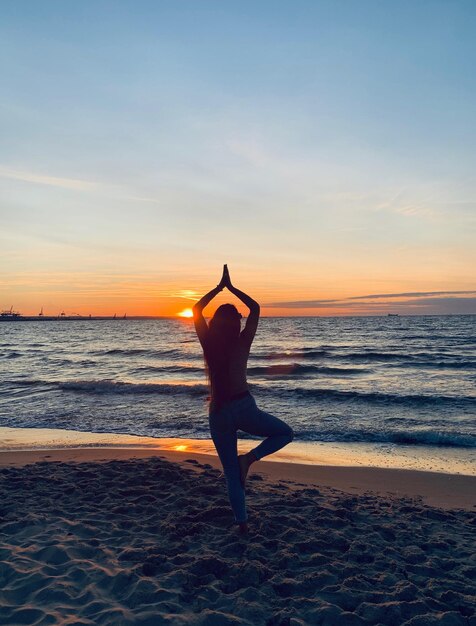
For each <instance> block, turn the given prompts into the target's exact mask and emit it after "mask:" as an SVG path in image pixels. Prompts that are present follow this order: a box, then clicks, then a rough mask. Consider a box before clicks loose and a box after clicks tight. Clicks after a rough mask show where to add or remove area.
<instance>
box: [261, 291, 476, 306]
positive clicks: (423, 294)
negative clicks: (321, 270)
mask: <svg viewBox="0 0 476 626" xmlns="http://www.w3.org/2000/svg"><path fill="white" fill-rule="evenodd" d="M474 294H476V290H466V291H414V292H411V291H407V292H403V293H376V294H369V295H366V296H350V297H347V298H335V299H330V300H329V299H328V300H292V301H288V302H271V303H269V304H265V305H263V306H266V307H270V308H283V309H321V308H322V309H326V308H337V307H339V306H342V307H345V308H347V307H349V308H352V307H355V308H357V307H364V306H365V307H368V306H372V305H378V306H382V305H383V304H384V303H383V302H381V300H386V299H389V300H392V302H391V304H392V306H398V305H399V304H402V305H405V304H419V303H420V302H422V303H424V302H426V303H428V302H430V303H436V302H438V301H441V300H442V298H438V296H446V298H445V301H447V300H450V299H456V296H471V295H474ZM397 298H399V299H401V301H400V302H395V299H397ZM409 298H413V300H409ZM460 299H462V298H458V300H460ZM373 300H379V301H380V302H375V303H374V302H373ZM356 301H358V302H356Z"/></svg>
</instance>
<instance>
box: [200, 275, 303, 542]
mask: <svg viewBox="0 0 476 626" xmlns="http://www.w3.org/2000/svg"><path fill="white" fill-rule="evenodd" d="M225 287H226V288H227V289H229V291H231V293H233V294H235V296H237V297H238V298H239V299H240V300H241V301H242V302H243V303H244V304H246V306H247V307H248V308H249V310H250V313H249V316H248V319H247V320H246V324H245V328H244V330H243V331H241V324H240V320H241V315H240V313H239V312H238V310H237V309H236V307H235V306H233V305H232V304H222V305H221V306H219V307H218V309H217V310H216V311H215V314H214V315H213V317H212V319H211V320H210V325H207V322H206V321H205V318H204V317H203V309H204V308H205V307H206V306H207V304H208V303H209V302H210V301H211V300H212V299H213V298H214V297H215V296H216V295H217V294H218V293H220V291H222V290H223V289H224V288H225ZM259 313H260V307H259V304H258V303H257V302H256V301H255V300H253V298H250V296H248V295H247V294H246V293H243V291H240V290H239V289H237V288H236V287H234V286H233V285H232V284H231V280H230V274H229V273H228V268H227V266H226V265H225V266H224V268H223V276H222V278H221V280H220V282H219V284H218V285H217V286H216V287H215V288H214V289H212V290H211V291H209V292H208V293H207V294H205V295H204V296H203V298H202V299H201V300H199V302H197V304H195V306H194V307H193V319H194V322H195V330H196V331H197V335H198V338H199V340H200V343H201V345H202V348H203V352H204V355H205V362H206V365H207V368H208V374H209V380H210V392H211V393H210V395H211V401H210V413H209V423H210V433H211V436H212V439H213V443H214V444H215V448H216V450H217V452H218V456H219V457H220V461H221V464H222V465H223V471H224V473H225V478H226V483H227V488H228V496H229V498H230V504H231V508H232V509H233V513H234V515H235V521H236V522H237V524H238V525H239V528H240V532H242V533H246V532H248V524H247V515H246V506H245V483H246V476H247V474H248V470H249V468H250V465H251V464H252V463H254V462H255V461H259V460H260V459H262V458H263V457H264V456H267V455H268V454H272V453H273V452H276V451H277V450H279V449H280V448H282V447H283V446H285V445H286V444H288V443H289V442H290V441H292V439H293V431H292V429H291V428H290V427H289V426H288V425H287V424H285V423H284V422H283V421H281V420H280V419H278V418H277V417H273V416H272V415H269V413H265V412H264V411H261V410H260V409H258V407H257V406H256V402H255V400H254V398H253V396H252V395H251V393H250V392H249V390H248V383H247V381H246V364H247V362H248V356H249V353H250V348H251V344H252V342H253V338H254V336H255V333H256V328H257V326H258V320H259ZM240 331H241V332H240ZM238 430H242V431H244V432H246V433H249V434H250V435H258V436H261V437H267V438H266V439H265V440H264V441H262V442H261V443H260V444H259V445H258V446H257V447H256V448H254V449H253V450H251V451H250V452H248V453H247V454H240V455H238V449H237V431H238Z"/></svg>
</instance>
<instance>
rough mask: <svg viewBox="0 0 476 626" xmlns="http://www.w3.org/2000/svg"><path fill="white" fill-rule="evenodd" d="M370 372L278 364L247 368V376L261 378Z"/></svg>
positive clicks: (354, 374)
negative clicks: (258, 376)
mask: <svg viewBox="0 0 476 626" xmlns="http://www.w3.org/2000/svg"><path fill="white" fill-rule="evenodd" d="M369 371H370V370H368V369H363V368H359V369H357V368H348V367H325V366H319V365H301V364H300V363H279V364H276V365H264V366H254V367H249V368H248V374H251V375H261V376H285V377H288V376H289V377H293V376H295V377H299V376H302V375H305V374H324V375H330V376H358V375H359V374H365V373H368V372H369Z"/></svg>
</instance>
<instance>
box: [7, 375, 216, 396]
mask: <svg viewBox="0 0 476 626" xmlns="http://www.w3.org/2000/svg"><path fill="white" fill-rule="evenodd" d="M7 384H10V385H16V386H21V387H23V386H25V387H26V386H28V387H34V386H43V387H44V386H47V387H52V388H56V389H62V390H63V391H74V392H83V393H93V394H98V395H102V394H119V393H121V394H138V395H141V394H154V393H155V394H168V395H176V394H189V395H204V394H206V393H208V386H207V385H205V384H186V383H177V384H175V383H131V382H122V381H116V380H78V381H49V380H37V379H36V380H32V379H30V380H16V381H7Z"/></svg>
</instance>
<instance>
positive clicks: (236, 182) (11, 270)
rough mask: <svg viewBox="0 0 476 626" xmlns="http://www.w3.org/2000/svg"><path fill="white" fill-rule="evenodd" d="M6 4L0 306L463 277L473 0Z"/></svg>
mask: <svg viewBox="0 0 476 626" xmlns="http://www.w3.org/2000/svg"><path fill="white" fill-rule="evenodd" d="M0 16H1V19H0V67H1V79H2V90H1V95H0V111H1V121H0V124H1V127H0V131H1V137H2V140H1V143H0V194H1V196H0V229H1V232H0V245H1V252H0V262H1V264H2V265H3V267H4V270H5V276H4V278H3V279H2V282H1V283H0V301H1V304H2V306H7V305H9V304H10V300H14V301H16V302H19V305H18V306H21V307H23V308H25V309H28V308H29V307H33V308H35V307H37V306H39V305H40V304H41V303H43V302H44V301H45V300H46V303H47V304H48V303H50V304H51V306H71V307H73V308H76V309H77V308H78V304H80V303H82V302H84V301H85V300H88V306H91V305H90V302H92V303H93V305H94V306H96V310H99V309H101V310H103V309H104V310H106V309H107V303H108V302H109V301H110V297H114V298H116V301H117V302H119V301H120V302H121V303H122V301H124V302H127V303H128V305H129V306H130V302H131V301H132V302H137V303H138V305H137V306H138V307H139V309H140V311H144V312H148V313H150V312H152V308H151V307H153V306H155V305H154V304H153V302H155V303H158V310H157V312H158V313H160V312H169V309H170V306H172V302H173V299H174V297H176V292H177V289H179V287H180V286H181V285H183V289H191V290H197V292H200V291H201V290H203V289H205V288H206V287H207V286H208V285H209V283H210V281H211V283H212V284H214V283H215V282H216V277H215V274H216V273H217V271H219V267H220V265H221V263H223V262H226V261H228V263H229V264H230V267H232V268H235V272H236V274H235V275H236V276H237V280H238V279H239V280H241V284H242V285H243V286H249V288H250V289H254V290H255V292H256V290H258V292H259V294H260V296H261V299H262V300H263V301H264V302H266V301H267V302H269V303H274V302H293V301H296V302H301V301H309V302H312V301H314V300H319V299H327V298H330V299H333V298H349V297H353V296H359V295H364V294H369V293H370V294H372V293H382V292H383V293H387V292H388V293H395V292H402V293H403V292H417V291H431V292H433V291H461V290H463V291H465V290H467V291H470V290H472V289H474V287H475V283H474V269H475V267H476V259H475V255H474V234H475V233H474V225H475V220H474V218H475V187H476V183H475V176H474V171H475V164H476V163H475V161H476V159H475V151H476V149H475V146H476V130H475V121H474V120H475V115H474V111H475V105H476V78H475V76H476V73H475V72H474V67H475V60H476V58H475V57H476V54H475V51H476V50H475V49H476V45H475V37H474V32H475V26H476V24H475V21H476V20H475V17H476V4H475V3H474V2H472V1H471V2H464V1H458V0H453V1H450V0H448V1H445V2H439V1H436V0H434V1H422V0H421V1H418V0H417V1H413V2H405V1H402V2H390V1H380V2H377V1H375V2H369V1H365V0H363V1H361V2H350V1H344V0H341V1H339V0H334V1H332V2H331V1H329V2H319V1H314V2H303V1H301V2H300V1H297V2H279V1H278V2H276V1H275V2H240V3H234V2H223V1H222V2H218V1H216V2H198V1H194V2H187V1H180V2H172V1H169V2H165V1H155V2H145V1H144V2H140V1H139V2H89V1H88V2H76V3H75V2H52V1H49V0H45V1H43V2H28V1H22V2H13V1H5V2H3V3H2V6H1V8H0ZM58 285H60V287H58ZM151 285H157V288H156V289H153V290H152V291H151V289H152V287H151ZM112 287H113V288H112ZM107 290H109V293H107ZM111 293H114V294H115V295H113V296H111ZM75 294H77V298H76V300H75ZM141 294H145V295H144V297H145V296H147V297H146V299H145V300H140V295H141ZM469 295H470V294H469V293H468V296H469ZM459 297H460V296H459ZM121 298H122V300H121ZM78 299H79V300H80V302H79V303H78V302H77V300H78ZM435 302H436V301H435ZM64 303H66V304H64ZM379 306H380V303H379ZM420 308H421V307H420ZM453 308H454V307H453ZM290 309H292V311H290V312H292V313H293V314H294V313H295V311H296V307H294V308H293V307H290ZM305 309H306V310H305V311H302V312H305V313H306V314H309V313H312V309H311V310H310V309H309V307H305ZM466 309H467V306H465V308H464V311H465V312H467V310H466ZM274 310H275V309H273V311H274ZM140 311H139V310H138V311H136V312H140ZM154 311H155V309H154ZM273 311H271V310H270V313H272V312H273ZM281 312H283V311H281ZM298 312H299V311H298ZM475 312H476V310H475Z"/></svg>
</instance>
